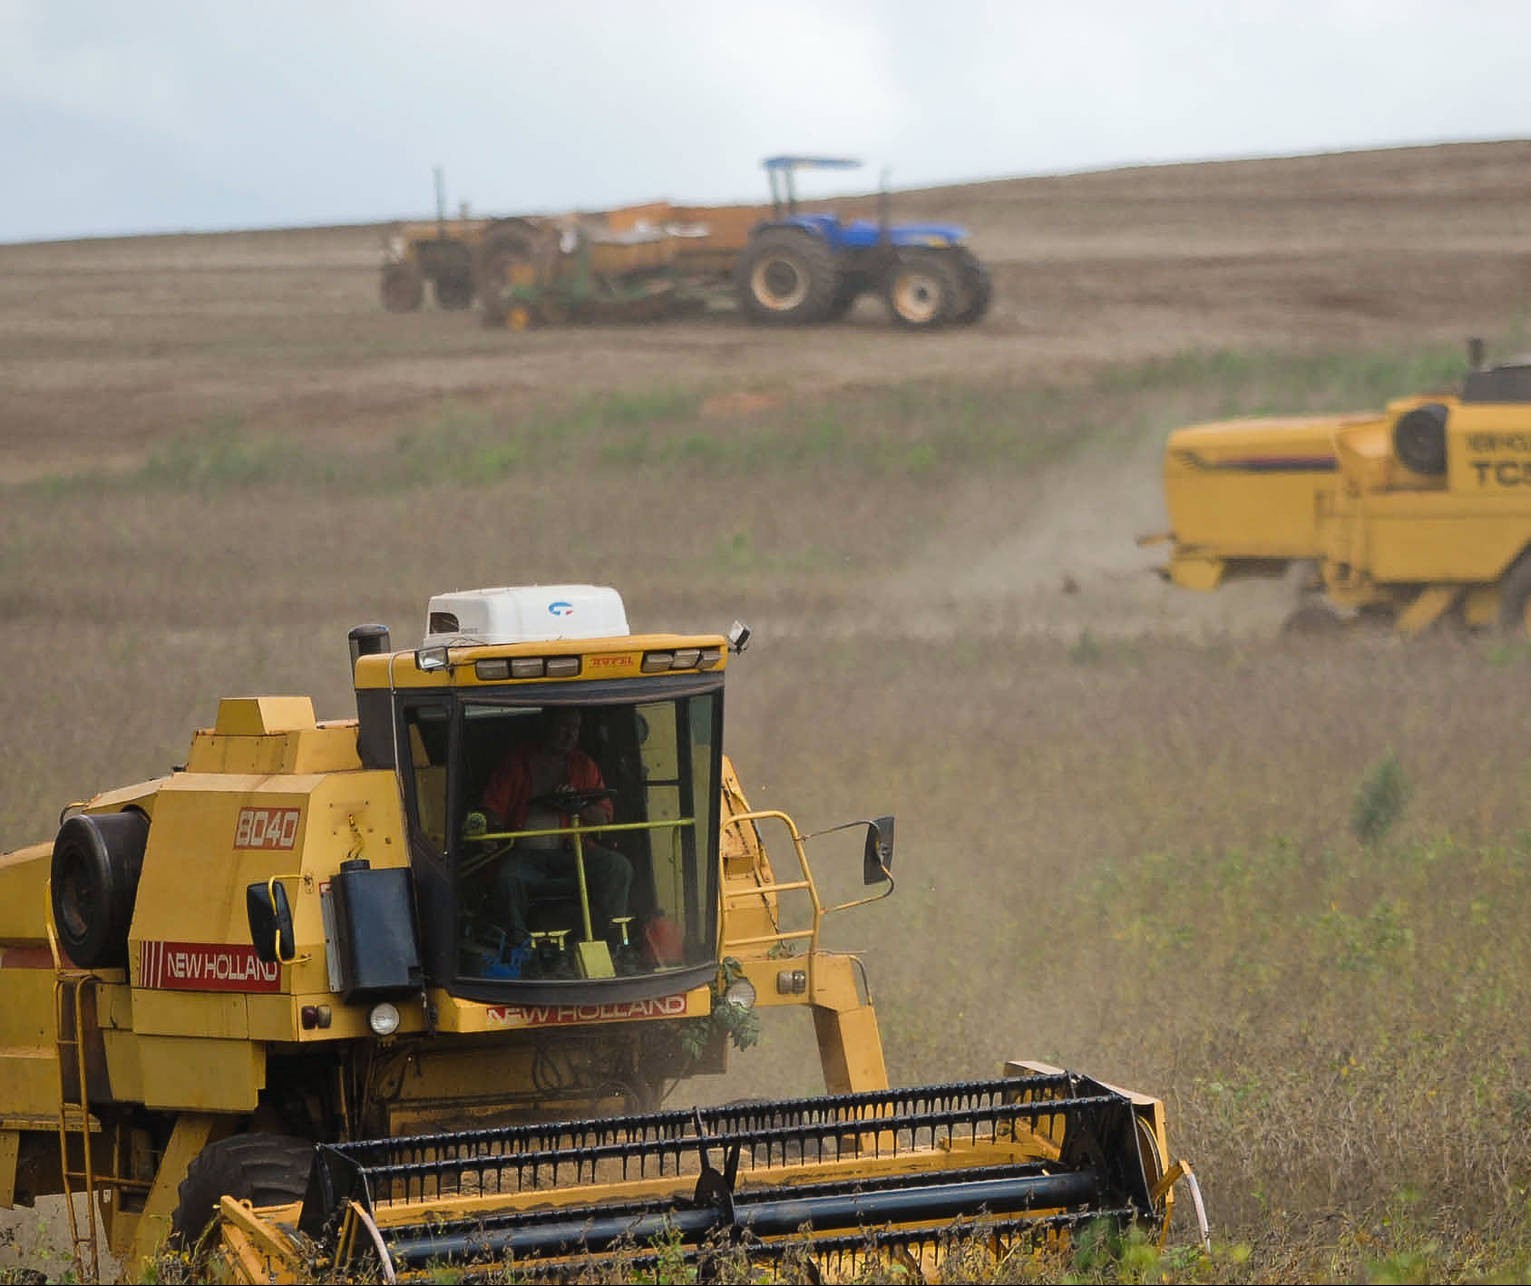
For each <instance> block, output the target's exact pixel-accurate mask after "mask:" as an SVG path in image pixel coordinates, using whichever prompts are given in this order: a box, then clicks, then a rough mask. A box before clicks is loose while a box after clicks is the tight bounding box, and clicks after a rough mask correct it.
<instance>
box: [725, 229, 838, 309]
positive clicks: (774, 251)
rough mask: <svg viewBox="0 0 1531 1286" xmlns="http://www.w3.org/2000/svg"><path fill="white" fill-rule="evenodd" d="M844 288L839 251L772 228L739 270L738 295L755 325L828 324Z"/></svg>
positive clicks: (749, 249)
mask: <svg viewBox="0 0 1531 1286" xmlns="http://www.w3.org/2000/svg"><path fill="white" fill-rule="evenodd" d="M839 289H840V267H839V265H838V264H837V263H836V262H835V252H834V251H833V250H831V249H830V248H829V246H828V245H827V244H826V243H825V242H824V241H822V240H821V239H820V238H818V237H816V236H814V235H813V234H812V233H811V232H802V231H799V230H798V229H796V228H770V229H767V230H766V231H765V232H762V233H760V234H759V235H758V236H756V237H752V238H751V239H750V243H749V244H748V245H747V246H745V248H744V253H743V254H741V255H740V256H739V262H738V263H737V264H736V265H735V267H734V295H735V298H737V299H738V301H739V307H740V309H741V310H742V311H743V312H744V315H745V316H746V317H748V318H750V319H751V320H752V321H758V322H766V323H768V324H771V325H776V326H803V325H807V324H809V323H812V322H820V321H824V320H826V319H827V318H828V317H829V316H830V311H831V309H832V308H833V307H834V303H835V299H836V298H837V296H838V293H839Z"/></svg>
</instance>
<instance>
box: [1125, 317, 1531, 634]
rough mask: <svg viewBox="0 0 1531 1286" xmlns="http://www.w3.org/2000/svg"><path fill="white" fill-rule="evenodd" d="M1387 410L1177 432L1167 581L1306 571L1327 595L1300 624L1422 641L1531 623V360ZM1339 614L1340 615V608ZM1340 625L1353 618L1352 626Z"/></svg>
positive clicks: (1476, 356)
mask: <svg viewBox="0 0 1531 1286" xmlns="http://www.w3.org/2000/svg"><path fill="white" fill-rule="evenodd" d="M1469 367H1470V369H1469V371H1468V374H1467V376H1466V378H1465V379H1464V380H1463V382H1462V384H1461V387H1460V388H1458V389H1453V390H1451V391H1449V392H1439V393H1425V394H1417V395H1415V396H1412V397H1406V398H1400V399H1397V400H1395V401H1393V402H1390V403H1388V405H1387V407H1386V409H1385V410H1382V411H1371V412H1360V413H1354V414H1346V415H1336V416H1315V417H1303V418H1283V419H1275V418H1270V419H1245V420H1230V421H1225V422H1222V423H1217V424H1200V425H1194V426H1191V427H1189V428H1183V429H1177V430H1176V431H1175V432H1173V433H1171V434H1170V436H1169V439H1168V441H1167V443H1166V445H1165V452H1164V492H1165V500H1166V503H1167V507H1168V510H1169V519H1170V528H1171V530H1170V532H1168V533H1166V534H1165V535H1163V536H1152V537H1144V538H1143V541H1144V543H1149V542H1153V541H1168V542H1169V543H1170V546H1171V552H1170V559H1169V564H1168V566H1167V567H1166V568H1165V569H1164V574H1165V575H1166V576H1167V578H1168V579H1169V580H1171V581H1172V582H1174V583H1175V584H1176V585H1181V586H1184V587H1187V588H1190V589H1199V590H1211V589H1215V588H1217V587H1218V586H1219V585H1222V584H1224V583H1225V582H1227V581H1229V580H1232V579H1235V578H1239V577H1248V576H1272V575H1275V576H1280V575H1286V574H1288V573H1289V572H1290V571H1292V569H1294V568H1295V569H1296V574H1297V576H1298V578H1299V589H1301V590H1303V591H1305V592H1310V593H1321V594H1322V596H1323V597H1322V599H1321V600H1317V601H1313V602H1309V603H1308V604H1306V605H1305V606H1302V607H1300V608H1299V609H1298V611H1297V612H1296V613H1295V614H1294V616H1293V617H1292V618H1291V622H1292V624H1294V625H1297V624H1301V625H1304V626H1312V625H1315V624H1339V623H1341V621H1342V620H1344V619H1346V618H1347V617H1353V616H1355V615H1357V614H1360V613H1380V614H1383V615H1386V616H1389V617H1390V618H1391V619H1392V620H1393V621H1394V622H1395V625H1396V628H1397V629H1398V631H1399V632H1400V633H1402V634H1405V635H1408V634H1414V633H1417V632H1419V631H1420V630H1422V629H1424V628H1425V627H1427V626H1429V625H1431V624H1433V623H1434V622H1436V621H1438V620H1441V619H1442V618H1444V617H1448V616H1453V617H1455V618H1456V619H1458V620H1460V621H1461V622H1463V623H1464V624H1466V625H1468V626H1499V627H1501V628H1505V629H1511V630H1515V631H1517V632H1522V633H1524V632H1525V631H1526V630H1527V628H1528V625H1531V615H1528V613H1531V361H1527V360H1524V359H1523V360H1521V361H1518V362H1513V363H1508V364H1504V365H1497V366H1484V365H1483V363H1482V348H1481V345H1479V344H1478V343H1477V342H1476V341H1474V342H1473V343H1472V344H1471V345H1470V348H1469ZM1336 609H1338V610H1336ZM1341 613H1344V614H1346V615H1345V616H1342V615H1341Z"/></svg>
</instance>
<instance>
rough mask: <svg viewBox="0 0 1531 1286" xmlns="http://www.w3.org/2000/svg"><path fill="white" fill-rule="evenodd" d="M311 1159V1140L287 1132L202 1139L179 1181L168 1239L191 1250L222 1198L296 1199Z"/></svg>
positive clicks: (271, 1202)
mask: <svg viewBox="0 0 1531 1286" xmlns="http://www.w3.org/2000/svg"><path fill="white" fill-rule="evenodd" d="M313 1160H314V1143H313V1140H312V1139H304V1138H299V1137H298V1136H296V1135H292V1134H236V1135H234V1136H233V1137H232V1138H227V1139H219V1140H218V1142H216V1143H210V1144H208V1145H207V1147H205V1148H203V1149H202V1151H201V1152H199V1153H198V1154H197V1155H196V1156H195V1157H193V1158H192V1162H191V1164H190V1165H189V1166H187V1167H186V1177H185V1178H184V1179H182V1180H181V1186H180V1189H179V1201H178V1202H177V1204H176V1208H175V1213H174V1214H173V1215H172V1216H171V1219H170V1238H171V1243H172V1244H173V1245H175V1246H177V1247H179V1248H182V1249H185V1250H187V1251H190V1252H192V1253H193V1255H195V1252H196V1250H197V1247H198V1245H199V1243H200V1242H201V1241H202V1239H203V1237H204V1236H205V1235H206V1234H207V1230H208V1228H209V1227H210V1226H211V1225H212V1223H213V1221H214V1220H215V1219H217V1217H218V1202H219V1201H220V1200H221V1199H222V1198H223V1197H235V1198H237V1199H239V1200H243V1201H248V1202H250V1204H251V1205H255V1206H279V1205H286V1204H288V1203H289V1202H293V1201H301V1200H302V1199H303V1194H304V1192H305V1191H306V1190H307V1188H308V1172H309V1170H310V1169H311V1168H312V1166H313Z"/></svg>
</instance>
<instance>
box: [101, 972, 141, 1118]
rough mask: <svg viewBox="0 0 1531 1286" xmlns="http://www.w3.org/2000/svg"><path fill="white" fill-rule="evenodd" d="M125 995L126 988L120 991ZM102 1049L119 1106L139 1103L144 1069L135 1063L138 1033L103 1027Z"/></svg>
mask: <svg viewBox="0 0 1531 1286" xmlns="http://www.w3.org/2000/svg"><path fill="white" fill-rule="evenodd" d="M121 990H122V991H124V992H126V991H127V988H126V987H123V988H121ZM101 1047H102V1048H103V1049H104V1050H105V1051H106V1076H107V1080H109V1081H110V1082H111V1086H112V1097H113V1098H114V1099H116V1100H117V1101H118V1102H119V1103H141V1102H143V1097H144V1078H143V1067H142V1065H141V1064H140V1063H139V1061H138V1034H137V1033H136V1032H134V1031H132V1030H129V1029H127V1028H121V1029H111V1028H103V1029H102V1031H101Z"/></svg>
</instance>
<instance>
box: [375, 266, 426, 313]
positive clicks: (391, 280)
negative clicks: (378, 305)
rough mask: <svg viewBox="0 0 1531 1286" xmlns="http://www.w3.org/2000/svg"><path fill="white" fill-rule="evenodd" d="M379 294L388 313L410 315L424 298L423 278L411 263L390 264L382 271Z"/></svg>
mask: <svg viewBox="0 0 1531 1286" xmlns="http://www.w3.org/2000/svg"><path fill="white" fill-rule="evenodd" d="M379 293H380V294H381V295H382V298H383V307H384V308H386V309H387V310H388V311H389V312H391V313H412V312H414V311H415V309H417V308H418V307H420V301H421V300H422V299H424V298H425V278H423V277H422V276H421V275H420V270H419V269H418V268H416V267H415V266H414V264H412V263H391V264H389V265H388V266H387V267H386V268H384V269H383V281H382V285H381V287H380V288H379Z"/></svg>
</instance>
